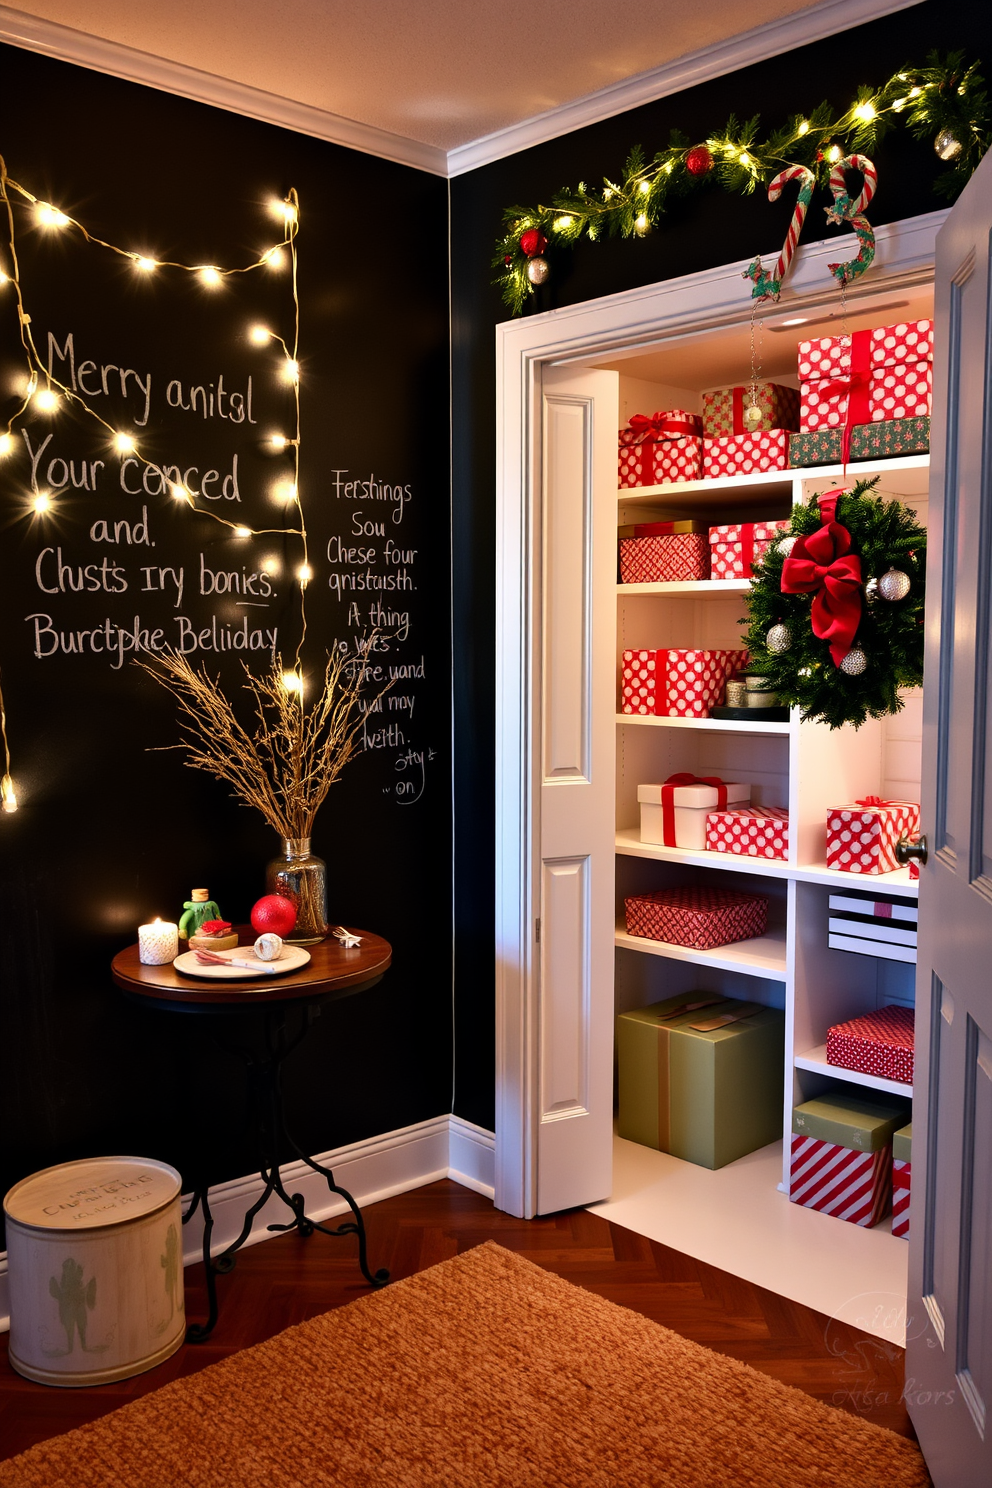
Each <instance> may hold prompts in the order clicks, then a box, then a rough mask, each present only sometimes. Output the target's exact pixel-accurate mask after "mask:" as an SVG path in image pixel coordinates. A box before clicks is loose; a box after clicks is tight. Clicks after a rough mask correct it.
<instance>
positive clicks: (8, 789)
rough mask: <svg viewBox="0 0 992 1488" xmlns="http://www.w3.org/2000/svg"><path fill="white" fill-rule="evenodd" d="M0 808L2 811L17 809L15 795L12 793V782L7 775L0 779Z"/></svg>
mask: <svg viewBox="0 0 992 1488" xmlns="http://www.w3.org/2000/svg"><path fill="white" fill-rule="evenodd" d="M0 809H2V810H3V811H16V810H17V796H16V795H15V794H14V782H13V781H12V780H11V778H10V776H9V775H5V776H4V777H3V779H2V780H0Z"/></svg>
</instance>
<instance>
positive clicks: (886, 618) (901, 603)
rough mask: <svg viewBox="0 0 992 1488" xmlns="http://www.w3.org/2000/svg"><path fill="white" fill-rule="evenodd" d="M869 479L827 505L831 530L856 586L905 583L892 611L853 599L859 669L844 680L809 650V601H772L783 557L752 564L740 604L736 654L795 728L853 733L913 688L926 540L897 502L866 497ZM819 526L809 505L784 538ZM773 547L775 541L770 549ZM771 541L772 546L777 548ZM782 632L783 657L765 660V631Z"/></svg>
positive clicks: (918, 665)
mask: <svg viewBox="0 0 992 1488" xmlns="http://www.w3.org/2000/svg"><path fill="white" fill-rule="evenodd" d="M877 479H878V477H877V476H876V477H875V479H874V480H870V481H858V483H857V485H855V487H854V489H853V490H852V491H851V492H850V494H848V495H845V496H841V497H840V499H839V500H838V502H837V512H836V520H837V521H838V522H839V523H840V524H841V526H843V527H846V528H847V530H848V531H849V532H850V534H851V542H852V548H851V551H852V552H854V553H857V554H858V555H859V556H860V558H861V578H862V583H863V584H865V585H867V584H868V583H869V581H870V580H872V579H879V578H881V576H882V575H883V574H884V573H886V572H887V570H888V569H890V568H896V569H899V570H901V572H902V573H904V574H907V575H908V577H909V580H910V590H909V593H908V594H907V596H906V598H905V599H902V600H898V601H897V602H895V603H892V602H890V601H887V600H884V599H882V598H881V597H880V596H877V595H876V596H875V597H873V598H868V597H866V596H864V595H863V607H862V614H861V623H860V625H859V626H858V632H857V635H856V636H855V640H854V644H855V646H860V648H861V650H862V651H863V652H864V653H865V659H866V661H867V666H866V668H865V670H864V671H863V672H862V673H861V675H860V676H857V677H851V676H848V675H847V673H846V672H843V671H841V670H840V668H839V667H837V666H835V665H834V662H833V659H832V657H831V655H830V646H829V644H828V642H827V641H821V640H819V639H818V638H817V637H816V636H815V635H814V634H813V629H812V626H811V624H810V607H811V604H812V599H813V596H812V595H810V594H783V593H782V565H783V563H784V562H785V557H786V555H785V553H783V552H782V550H781V548H780V547H779V546H778V543H775V544H773V545H772V546H771V547H770V548H769V549H768V550H767V551H766V553H765V555H764V558H763V559H762V560H761V562H759V563H756V564H755V579H754V582H753V583H752V585H751V589H750V592H749V594H748V599H747V609H748V619H747V622H746V624H747V627H748V628H747V634H746V636H745V638H744V645H745V646H746V647H747V649H748V652H749V654H750V658H751V666H752V668H753V669H754V670H756V671H760V672H762V673H763V674H764V675H765V676H767V677H769V678H770V679H771V681H772V683H773V684H774V686H775V689H776V691H777V692H778V694H779V696H780V698H781V699H782V702H783V703H787V704H789V706H790V707H793V708H801V709H802V716H803V718H811V719H816V720H819V721H822V722H823V723H827V724H829V725H830V727H831V728H840V727H841V726H842V725H843V724H845V723H853V724H854V726H855V728H859V727H860V726H861V724H862V723H864V721H865V719H866V718H882V717H884V716H885V715H886V714H888V713H898V712H900V711H901V710H902V707H903V703H902V699H901V698H900V696H899V689H900V688H901V687H920V686H922V684H923V605H924V597H925V590H926V556H927V535H926V531H925V529H924V528H923V527H921V526H920V524H919V522H918V521H917V520H916V517H915V516H914V515H913V513H912V511H910V509H909V508H908V507H906V506H903V504H902V503H901V502H899V501H887V500H885V499H883V498H882V497H880V496H877V495H875V494H874V487H875V484H876V482H877ZM822 525H823V520H822V518H821V516H820V512H819V508H818V507H817V505H816V501H815V499H814V500H813V502H812V503H811V504H810V505H809V506H800V507H796V508H795V510H794V511H793V514H792V522H791V525H790V527H789V530H788V533H787V534H783V536H792V537H809V536H810V534H811V533H813V532H816V531H817V530H818V529H819V528H820V527H822ZM780 540H781V539H780ZM780 540H779V541H780ZM777 624H783V625H787V626H788V627H789V631H790V633H791V637H792V643H791V645H790V647H789V650H788V651H785V652H781V653H777V652H772V651H769V650H768V646H767V636H768V632H769V630H770V629H771V627H772V626H773V625H777Z"/></svg>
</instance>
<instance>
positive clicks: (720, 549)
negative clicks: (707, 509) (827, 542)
mask: <svg viewBox="0 0 992 1488" xmlns="http://www.w3.org/2000/svg"><path fill="white" fill-rule="evenodd" d="M788 526H789V519H788V517H786V518H785V519H784V520H783V521H781V522H730V523H727V524H726V525H724V526H723V527H711V528H710V578H713V579H749V578H750V577H751V575H752V571H753V565H754V563H755V561H756V560H757V559H758V558H762V557H763V556H764V554H765V553H767V551H768V549H769V548H770V547H771V545H772V543H773V542H775V541H776V540H777V539H778V537H779V535H780V534H781V533H783V532H785V531H786V529H787V528H788Z"/></svg>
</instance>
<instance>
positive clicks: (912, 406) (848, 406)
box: [799, 320, 933, 433]
mask: <svg viewBox="0 0 992 1488" xmlns="http://www.w3.org/2000/svg"><path fill="white" fill-rule="evenodd" d="M799 378H800V393H801V403H800V422H799V427H800V429H801V430H802V431H803V432H804V433H809V432H812V431H814V430H817V429H841V428H852V427H853V426H854V425H856V424H867V423H877V422H882V421H883V420H886V419H907V418H921V417H924V416H925V415H928V414H929V412H930V398H931V391H932V384H933V321H932V320H912V321H901V322H899V324H897V325H888V326H875V327H873V328H872V329H870V330H864V331H855V332H854V334H853V336H822V337H819V338H818V339H816V340H813V341H800V343H799Z"/></svg>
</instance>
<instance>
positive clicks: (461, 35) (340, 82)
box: [0, 0, 914, 154]
mask: <svg viewBox="0 0 992 1488" xmlns="http://www.w3.org/2000/svg"><path fill="white" fill-rule="evenodd" d="M912 3H914V0H819V3H817V4H814V5H812V6H810V5H809V4H808V3H804V0H750V3H749V4H748V6H747V7H746V8H745V9H744V10H743V11H742V10H741V7H740V4H739V3H737V0H707V3H706V4H705V5H704V6H703V7H702V8H700V9H697V8H696V7H695V6H693V5H686V4H685V3H684V0H655V3H654V4H650V3H646V0H502V3H500V4H487V3H483V0H364V3H361V4H358V3H355V0H155V3H148V0H27V3H26V4H22V5H21V6H19V7H18V10H17V11H14V10H11V9H8V8H7V7H5V6H0V13H2V19H3V20H4V21H5V22H7V23H8V24H7V25H5V26H4V27H3V28H2V29H0V35H2V36H3V37H4V38H5V39H15V38H16V37H17V28H16V26H14V27H13V29H12V28H11V25H10V24H9V23H10V22H11V19H12V18H13V19H14V20H15V21H16V19H17V17H18V16H20V17H21V18H23V19H24V20H27V19H28V17H37V18H40V20H41V21H42V22H53V23H55V24H56V25H57V26H63V27H69V28H72V30H73V31H75V32H83V33H85V35H86V36H87V37H89V38H93V37H95V38H99V39H100V40H101V41H104V42H110V43H113V44H117V45H118V46H122V47H125V48H128V49H133V50H134V51H135V52H139V53H145V54H148V55H149V56H150V57H151V58H156V59H164V60H165V61H166V62H168V63H173V64H179V65H180V66H182V67H187V68H192V69H196V70H197V71H199V72H201V73H207V74H213V75H214V76H216V77H219V78H223V79H227V80H230V81H233V82H235V83H237V84H242V85H246V86H248V87H250V88H253V89H258V90H261V91H262V92H264V93H267V94H272V95H276V96H277V97H279V98H283V99H290V100H295V101H296V102H297V103H299V104H303V105H306V106H308V107H309V108H311V109H316V110H320V111H321V112H323V113H326V114H330V115H336V116H338V117H339V118H341V119H344V120H351V121H355V122H356V123H357V124H359V125H363V126H367V127H369V128H370V129H372V130H377V131H385V132H386V133H388V134H390V135H393V136H400V137H402V138H403V139H405V140H407V141H413V142H415V143H416V144H417V145H419V146H422V147H428V148H430V149H432V150H435V151H437V152H438V153H439V154H440V153H441V152H444V154H448V153H449V152H451V151H453V150H458V149H459V148H461V147H464V146H466V145H467V144H468V143H469V142H471V141H478V140H480V138H483V137H485V136H489V135H492V134H493V133H494V132H497V131H501V130H512V129H513V128H514V126H519V125H521V124H522V123H523V122H524V121H528V120H533V119H534V118H535V116H540V115H547V114H548V113H549V112H552V113H553V112H555V111H561V110H562V109H567V108H568V106H569V105H574V104H575V102H576V101H577V100H580V99H587V98H588V97H589V95H591V94H597V93H600V92H601V91H602V90H604V89H606V90H608V95H609V93H612V92H613V91H615V90H616V88H617V85H622V84H624V83H625V82H626V80H628V79H631V78H636V77H637V76H638V75H640V74H643V73H645V72H654V71H656V70H657V69H665V68H671V66H672V64H675V63H678V62H679V61H680V60H681V59H686V58H688V57H693V58H698V57H699V54H700V53H703V54H704V55H709V54H710V53H711V52H712V51H713V49H718V50H720V51H721V56H723V55H724V54H725V53H726V52H727V50H728V49H727V48H726V45H725V44H726V43H727V42H728V40H730V39H731V38H734V37H738V36H741V35H742V34H751V33H753V32H754V31H755V29H756V28H764V27H768V26H769V25H771V26H772V27H775V25H776V23H779V22H781V21H782V20H783V18H787V17H791V16H794V15H797V14H800V15H801V14H802V13H806V17H805V19H803V20H801V21H800V25H802V26H804V27H805V28H806V29H805V30H804V32H803V33H802V34H801V36H800V40H804V39H812V38H813V36H814V35H828V34H831V33H833V32H836V31H839V30H843V29H845V28H846V27H847V26H850V25H855V24H857V23H858V21H859V20H862V19H867V18H868V17H869V16H870V15H872V14H881V13H885V12H886V11H892V10H898V9H901V8H902V7H903V6H904V5H907V4H912ZM25 44H28V45H30V44H31V43H30V41H29V42H27V43H25ZM787 44H788V45H796V44H799V43H798V42H797V41H795V40H793V41H791V42H788V43H787ZM38 49H39V50H55V53H56V54H57V55H59V54H60V55H63V56H65V55H67V54H71V46H70V50H69V53H67V52H66V50H65V49H64V48H63V49H62V50H61V52H59V50H58V48H57V47H56V48H54V49H53V48H51V47H49V46H41V45H39V46H38ZM773 49H774V50H776V51H781V50H784V47H783V46H782V45H777V46H775V47H774V48H773ZM81 60H85V58H83V57H81ZM745 60H750V57H748V58H745ZM711 62H712V59H711ZM733 65H740V63H739V62H738V63H737V64H734V63H733V61H730V62H729V64H727V63H722V64H721V63H720V62H719V61H718V62H717V64H716V65H715V66H713V65H711V66H710V68H709V71H708V73H707V72H706V70H705V67H704V68H703V71H702V73H701V74H700V73H699V72H698V69H697V71H696V73H693V74H692V76H691V77H690V80H697V78H698V76H699V75H709V76H713V75H717V74H718V73H720V72H726V71H728V70H730V67H731V66H733ZM106 70H108V71H118V70H119V69H118V68H115V67H113V66H108V67H107V68H106ZM683 71H684V69H683ZM685 85H686V83H685V81H682V82H680V83H679V84H678V86H685ZM666 91H672V89H671V88H670V87H669V88H659V89H657V90H656V91H655V92H654V94H653V95H651V96H660V94H661V93H663V92H666ZM625 97H626V101H620V102H617V101H616V100H615V99H611V102H610V103H607V104H606V106H604V107H602V109H601V111H600V117H602V116H605V115H607V114H612V113H616V112H618V111H619V110H620V109H621V108H624V107H630V106H631V101H633V102H638V101H640V98H636V97H635V98H633V100H631V99H630V97H629V95H625ZM571 127H574V122H570V123H567V124H565V125H564V126H559V127H558V128H555V127H551V128H545V130H544V131H543V135H542V137H544V138H547V137H550V136H553V135H554V134H557V133H560V132H562V129H563V128H571ZM528 142H529V141H528ZM515 148H520V146H519V145H517V146H515ZM377 153H378V152H377ZM500 153H506V152H505V151H501V152H500Z"/></svg>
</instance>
